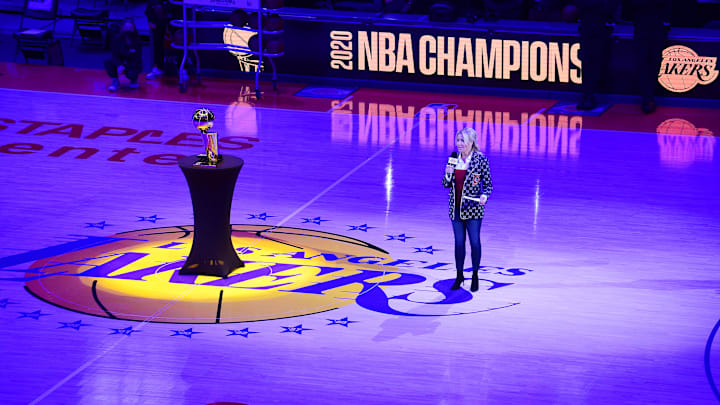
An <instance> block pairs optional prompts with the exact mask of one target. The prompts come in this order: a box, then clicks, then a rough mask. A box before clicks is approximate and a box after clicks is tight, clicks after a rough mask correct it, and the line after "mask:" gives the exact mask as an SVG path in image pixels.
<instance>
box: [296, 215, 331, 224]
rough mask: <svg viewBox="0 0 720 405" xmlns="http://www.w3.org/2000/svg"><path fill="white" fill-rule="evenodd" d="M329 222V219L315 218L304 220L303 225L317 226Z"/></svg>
mask: <svg viewBox="0 0 720 405" xmlns="http://www.w3.org/2000/svg"><path fill="white" fill-rule="evenodd" d="M326 221H329V219H322V218H321V217H315V218H303V219H302V223H303V224H315V225H321V223H322V222H326Z"/></svg>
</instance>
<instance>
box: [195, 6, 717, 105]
mask: <svg viewBox="0 0 720 405" xmlns="http://www.w3.org/2000/svg"><path fill="white" fill-rule="evenodd" d="M191 1H216V0H191ZM281 17H282V18H283V20H284V35H283V40H284V42H285V50H284V52H285V54H284V55H283V56H282V57H279V58H277V59H276V66H277V71H278V73H279V74H280V75H293V76H315V77H332V78H340V79H349V80H372V81H376V80H377V81H387V82H399V83H408V84H413V85H417V84H420V83H428V84H442V85H457V86H469V87H472V86H478V87H497V88H509V89H530V90H546V91H571V92H579V91H580V90H581V84H582V77H583V76H582V67H583V66H582V60H581V58H580V48H581V44H580V39H579V37H578V36H577V35H574V34H567V33H566V34H564V35H560V34H558V35H555V34H553V35H546V34H543V33H533V32H524V33H506V32H493V33H491V32H489V31H487V30H482V29H480V28H479V27H471V26H467V25H459V26H457V27H447V26H445V27H429V26H428V27H410V26H405V25H400V24H399V23H397V21H395V22H394V23H393V25H390V24H391V22H390V21H388V22H387V25H383V24H382V23H381V22H380V21H378V20H373V23H372V24H369V23H368V24H359V23H348V22H333V21H328V20H322V21H321V20H315V19H313V20H300V19H297V18H298V17H297V16H283V15H282V13H281ZM207 31H210V30H207ZM199 35H200V34H199ZM204 35H208V36H212V40H211V42H212V41H217V40H218V39H217V38H216V37H222V33H219V32H218V33H209V32H208V33H205V34H204ZM226 37H227V36H226ZM208 39H210V38H208ZM225 41H226V42H227V41H228V39H227V38H226V39H225ZM231 42H232V41H231ZM241 42H242V41H241ZM635 46H636V45H635V44H634V43H633V40H632V38H617V39H616V41H615V42H614V43H613V45H612V54H611V55H610V60H609V61H608V62H609V63H608V68H607V71H606V75H607V76H606V77H607V79H606V80H604V81H603V83H602V84H601V88H600V92H602V93H610V94H627V95H637V94H639V88H638V86H639V83H640V82H641V80H639V74H640V73H639V72H638V71H637V70H636V66H637V62H636V54H637V53H636V48H635ZM204 54H205V55H207V56H206V57H203V63H204V66H205V67H210V68H215V69H222V70H235V71H237V70H243V71H254V69H247V67H246V66H245V67H243V64H242V61H240V65H239V64H238V63H239V62H238V59H237V58H235V57H234V56H232V55H230V54H229V53H227V55H225V54H223V55H219V53H212V54H211V53H204ZM719 54H720V42H708V41H701V40H697V41H692V40H688V41H684V40H683V41H682V42H681V38H680V39H678V38H674V37H673V36H672V35H671V37H670V40H669V41H668V47H667V48H666V49H665V50H664V51H663V55H662V58H663V59H662V60H663V61H662V65H661V66H660V68H659V71H658V72H657V79H656V80H657V81H658V89H657V95H658V96H665V97H678V96H679V97H691V98H708V99H717V98H719V97H720V84H719V83H720V80H716V79H717V76H718V69H717V66H716V61H717V55H719Z"/></svg>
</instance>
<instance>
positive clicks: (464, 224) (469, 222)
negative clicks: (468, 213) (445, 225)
mask: <svg viewBox="0 0 720 405" xmlns="http://www.w3.org/2000/svg"><path fill="white" fill-rule="evenodd" d="M481 226H482V219H465V220H462V219H460V214H459V213H457V212H456V213H455V219H453V220H452V227H453V233H454V234H455V267H456V268H457V271H458V274H459V275H460V274H462V272H463V270H464V267H465V234H467V235H468V236H469V237H470V257H471V259H472V269H473V271H477V270H478V268H480V257H481V256H482V245H480V227H481Z"/></svg>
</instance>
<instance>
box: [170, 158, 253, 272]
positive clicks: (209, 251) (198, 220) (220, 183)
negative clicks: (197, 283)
mask: <svg viewBox="0 0 720 405" xmlns="http://www.w3.org/2000/svg"><path fill="white" fill-rule="evenodd" d="M197 160H198V158H197V157H196V156H186V157H184V158H182V159H180V162H179V165H180V169H182V172H183V174H184V175H185V179H186V180H187V183H188V186H189V187H190V197H191V198H192V205H193V216H194V219H195V220H194V223H195V232H194V234H193V243H192V248H191V249H190V255H188V258H187V260H186V261H185V264H184V265H183V267H182V269H180V272H179V273H180V274H202V275H207V276H218V277H227V275H228V274H230V273H231V272H232V271H233V270H235V269H237V268H238V267H243V266H244V264H243V262H242V260H240V258H239V257H238V255H237V253H236V252H235V248H234V247H233V245H232V240H231V230H230V206H231V205H232V196H233V191H234V190H235V182H236V181H237V177H238V174H239V173H240V169H241V168H242V166H243V163H244V162H243V160H242V159H240V158H237V157H234V156H229V155H223V159H222V160H221V161H220V162H218V164H217V166H216V167H205V166H194V163H195V162H196V161H197Z"/></svg>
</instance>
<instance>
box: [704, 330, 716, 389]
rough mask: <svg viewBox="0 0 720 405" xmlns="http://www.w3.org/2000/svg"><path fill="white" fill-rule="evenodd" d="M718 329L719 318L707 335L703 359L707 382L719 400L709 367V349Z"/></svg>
mask: <svg viewBox="0 0 720 405" xmlns="http://www.w3.org/2000/svg"><path fill="white" fill-rule="evenodd" d="M718 329H720V320H718V321H717V323H716V324H715V327H714V328H713V330H712V332H710V336H708V340H707V344H706V345H705V358H704V360H705V375H706V376H707V379H708V382H709V383H710V388H711V389H712V391H713V393H714V394H715V397H717V399H718V401H720V391H719V390H718V387H717V385H715V380H714V379H713V375H712V370H711V369H710V349H711V348H712V344H713V341H714V340H715V334H716V333H717V331H718Z"/></svg>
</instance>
